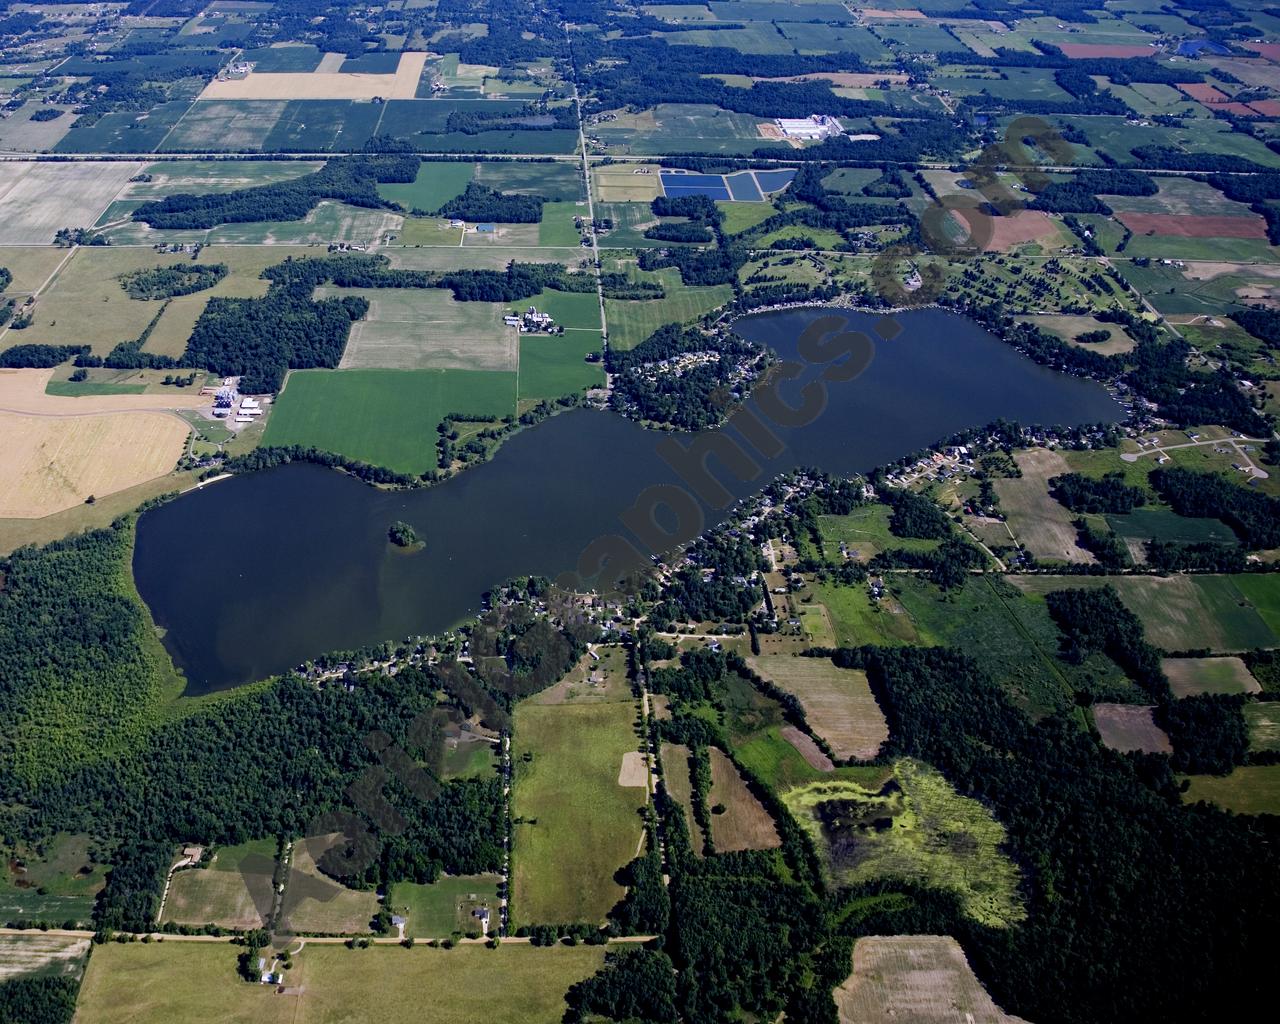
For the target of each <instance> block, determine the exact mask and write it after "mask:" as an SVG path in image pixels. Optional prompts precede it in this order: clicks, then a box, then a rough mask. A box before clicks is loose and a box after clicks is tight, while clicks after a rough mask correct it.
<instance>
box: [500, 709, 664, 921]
mask: <svg viewBox="0 0 1280 1024" xmlns="http://www.w3.org/2000/svg"><path fill="white" fill-rule="evenodd" d="M635 718H636V707H635V702H634V700H632V699H631V697H630V694H627V695H626V698H625V699H623V700H617V701H613V702H610V703H575V702H570V703H564V704H561V705H558V706H547V705H538V704H535V703H532V702H530V701H525V702H523V703H521V704H520V705H519V706H518V707H517V708H516V713H515V728H514V738H513V740H512V757H513V762H514V765H515V784H514V788H513V790H512V814H513V815H514V816H515V817H517V818H524V819H526V822H528V820H530V819H534V820H536V822H537V823H536V824H529V823H526V824H517V825H516V826H515V835H514V849H513V851H512V864H513V879H512V890H513V904H514V905H513V907H512V923H513V924H514V925H521V924H540V923H544V924H545V923H555V922H562V921H588V922H596V923H598V922H601V921H603V920H604V917H605V915H606V914H607V913H608V912H609V911H610V909H612V907H613V906H614V904H615V903H617V901H618V900H619V899H621V898H622V895H623V890H622V887H621V886H619V885H618V884H617V883H616V882H615V881H614V880H613V875H614V872H616V871H617V870H618V868H620V867H622V866H623V865H624V864H626V863H628V862H629V861H630V860H632V859H633V858H634V857H635V856H636V854H637V847H638V844H639V841H640V836H641V834H642V829H641V821H640V814H639V811H640V809H641V808H642V807H644V805H645V802H646V791H645V790H644V789H642V788H636V787H623V786H619V785H618V774H619V770H620V768H621V766H622V762H623V756H624V755H625V754H627V753H628V752H629V751H634V750H635V749H636V745H637V740H636V737H635V734H634V732H633V731H632V730H633V726H634V725H635Z"/></svg>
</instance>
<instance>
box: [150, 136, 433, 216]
mask: <svg viewBox="0 0 1280 1024" xmlns="http://www.w3.org/2000/svg"><path fill="white" fill-rule="evenodd" d="M419 165H420V161H419V159H418V157H416V156H411V155H406V154H403V153H398V154H393V155H379V156H353V157H347V158H345V159H342V160H330V161H329V162H328V163H327V164H325V165H324V167H322V168H321V169H320V170H318V171H314V172H312V173H311V174H304V175H303V176H302V177H299V178H294V179H292V180H290V181H281V182H275V183H274V184H271V185H256V186H254V187H252V188H245V189H236V190H234V191H231V192H209V193H204V194H201V195H192V194H190V193H185V192H184V193H179V194H177V195H171V196H166V197H165V198H164V199H158V200H154V201H152V202H148V203H143V204H142V205H141V206H139V207H138V208H137V209H136V210H134V211H133V219H134V220H135V221H139V222H141V223H145V224H147V225H149V226H150V227H152V228H168V229H182V230H188V231H189V230H193V229H203V228H212V227H216V226H217V225H219V224H240V223H245V222H254V221H273V220H279V221H287V220H301V219H302V218H303V217H305V216H306V215H307V214H308V213H310V212H311V211H312V210H313V209H315V207H316V205H317V204H318V203H319V202H320V201H321V200H323V199H333V200H336V201H338V202H342V203H347V204H348V205H350V206H363V207H368V208H372V209H380V208H385V209H390V208H392V207H394V206H395V204H394V203H392V202H391V201H390V200H387V199H383V198H382V197H381V196H380V195H379V194H378V188H377V186H378V185H379V183H383V182H386V183H390V182H401V183H405V182H412V181H413V180H414V179H415V178H416V177H417V175H418V167H419Z"/></svg>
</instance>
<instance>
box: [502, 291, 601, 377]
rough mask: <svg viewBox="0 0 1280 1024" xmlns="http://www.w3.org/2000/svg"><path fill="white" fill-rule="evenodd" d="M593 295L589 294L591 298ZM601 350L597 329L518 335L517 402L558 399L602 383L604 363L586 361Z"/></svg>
mask: <svg viewBox="0 0 1280 1024" xmlns="http://www.w3.org/2000/svg"><path fill="white" fill-rule="evenodd" d="M594 297H595V296H592V298H594ZM599 351H600V332H599V331H584V330H573V331H566V332H565V333H564V334H560V335H545V334H526V335H524V336H522V337H521V338H520V379H519V397H520V401H522V402H525V401H536V400H538V399H542V398H559V397H560V396H561V395H569V394H574V393H576V392H579V391H582V390H583V389H585V388H596V387H603V386H604V365H603V364H602V363H599V362H594V363H592V362H587V358H586V357H587V355H588V353H591V352H599Z"/></svg>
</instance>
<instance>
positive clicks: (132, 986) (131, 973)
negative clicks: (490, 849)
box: [75, 942, 604, 1024]
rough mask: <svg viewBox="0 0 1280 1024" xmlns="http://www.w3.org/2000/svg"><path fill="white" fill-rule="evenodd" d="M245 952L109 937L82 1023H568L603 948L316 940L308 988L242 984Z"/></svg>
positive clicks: (301, 980) (300, 974) (303, 976)
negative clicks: (577, 991)
mask: <svg viewBox="0 0 1280 1024" xmlns="http://www.w3.org/2000/svg"><path fill="white" fill-rule="evenodd" d="M235 957H236V948H235V947H232V946H229V945H226V944H223V943H196V942H188V943H177V942H169V943H164V942H160V943H151V944H149V945H142V944H140V943H132V944H130V945H118V944H116V943H108V944H107V945H106V946H102V947H100V948H99V949H98V950H97V951H96V954H95V956H94V957H93V959H92V962H91V964H90V967H89V970H88V971H87V972H86V976H85V981H84V985H83V987H82V989H81V995H80V1003H79V1006H78V1009H77V1013H76V1018H75V1020H76V1024H172V1022H173V1021H178V1020H181V1021H187V1022H190V1024H351V1022H354V1021H357V1020H362V1019H366V1018H365V1014H366V1012H367V1009H368V1007H370V1006H373V1005H377V1006H378V1008H379V1011H378V1019H379V1020H381V1021H386V1022H388V1024H472V1022H473V1021H476V1020H501V1021H503V1022H504V1024H559V1021H560V1019H561V1017H562V1016H563V1015H564V1011H565V1004H564V992H565V991H566V990H567V989H568V987H569V986H570V985H571V984H573V983H574V982H575V981H578V980H580V979H582V978H585V977H587V976H588V975H590V974H592V973H593V972H594V971H596V970H597V969H598V967H599V966H600V964H601V962H602V961H603V959H604V950H603V949H602V948H600V947H592V946H577V947H574V948H569V947H557V948H554V949H537V948H534V947H532V946H525V945H509V946H504V947H503V948H502V949H499V950H489V949H485V948H483V947H482V946H464V947H459V948H457V949H453V950H441V949H431V948H429V947H427V946H426V945H419V946H417V947H415V948H414V949H412V950H404V949H400V948H399V947H397V946H375V947H374V948H372V949H364V950H349V949H346V948H344V947H342V946H327V947H326V946H316V945H310V946H308V947H307V948H306V949H305V950H304V951H303V953H302V954H300V955H299V956H297V957H296V958H295V960H294V967H293V969H292V970H291V971H289V972H288V982H289V985H290V986H292V987H295V988H301V989H302V990H303V991H302V993H301V995H287V994H286V995H280V994H277V993H276V992H275V990H274V989H272V988H270V987H268V986H264V985H246V984H243V983H240V982H238V981H237V979H236V977H235Z"/></svg>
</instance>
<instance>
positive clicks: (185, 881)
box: [164, 839, 276, 929]
mask: <svg viewBox="0 0 1280 1024" xmlns="http://www.w3.org/2000/svg"><path fill="white" fill-rule="evenodd" d="M275 856H276V843H275V840H274V839H259V840H256V841H254V842H249V843H241V844H240V845H239V846H225V847H223V848H221V849H219V850H218V851H217V852H216V853H215V855H214V859H213V863H212V864H210V865H209V866H208V867H207V868H187V869H184V870H182V871H177V872H175V873H174V875H173V880H172V881H171V882H170V885H169V897H168V899H167V900H166V901H165V905H164V920H165V921H176V922H178V923H179V924H192V925H202V924H216V925H220V926H221V927H223V928H243V929H249V928H260V927H262V925H263V924H264V923H265V917H266V915H267V914H269V913H270V910H271V901H272V891H271V878H272V867H273V865H274V862H275Z"/></svg>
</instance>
